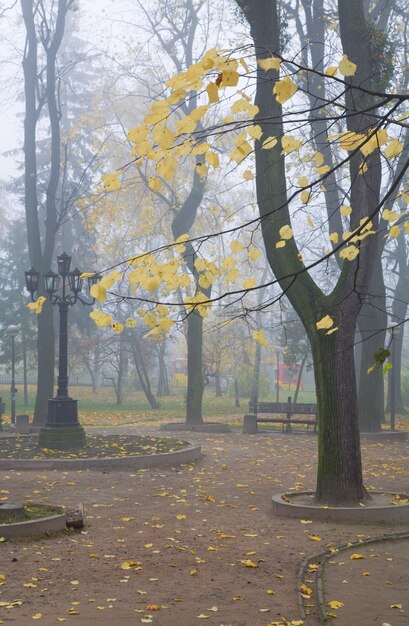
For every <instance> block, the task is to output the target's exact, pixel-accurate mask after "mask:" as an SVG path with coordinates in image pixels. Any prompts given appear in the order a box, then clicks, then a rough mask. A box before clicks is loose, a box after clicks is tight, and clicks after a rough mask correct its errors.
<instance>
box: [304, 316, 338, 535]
mask: <svg viewBox="0 0 409 626" xmlns="http://www.w3.org/2000/svg"><path fill="white" fill-rule="evenodd" d="M333 325H334V320H333V319H332V317H331V316H330V315H325V316H324V317H323V318H321V319H320V320H319V321H318V322H316V324H315V326H316V327H317V328H318V330H323V329H327V328H331V326H333ZM310 539H311V537H310Z"/></svg>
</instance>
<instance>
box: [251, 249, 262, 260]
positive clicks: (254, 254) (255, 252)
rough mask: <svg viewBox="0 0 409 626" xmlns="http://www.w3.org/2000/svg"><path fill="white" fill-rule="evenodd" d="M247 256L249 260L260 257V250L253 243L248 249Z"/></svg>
mask: <svg viewBox="0 0 409 626" xmlns="http://www.w3.org/2000/svg"><path fill="white" fill-rule="evenodd" d="M248 257H249V259H250V261H257V259H259V258H260V257H261V250H260V248H257V247H256V246H254V245H251V246H250V247H249V250H248Z"/></svg>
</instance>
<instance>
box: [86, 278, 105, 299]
mask: <svg viewBox="0 0 409 626" xmlns="http://www.w3.org/2000/svg"><path fill="white" fill-rule="evenodd" d="M89 293H90V296H91V297H92V298H95V300H97V301H98V302H99V303H101V302H104V301H105V300H106V298H107V290H106V288H105V287H103V286H102V285H101V284H100V283H97V284H96V285H92V287H91V289H90V291H89Z"/></svg>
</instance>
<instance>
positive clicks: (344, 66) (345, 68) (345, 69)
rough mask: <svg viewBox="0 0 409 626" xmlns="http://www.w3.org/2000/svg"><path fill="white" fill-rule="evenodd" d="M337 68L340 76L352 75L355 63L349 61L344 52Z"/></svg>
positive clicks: (354, 70)
mask: <svg viewBox="0 0 409 626" xmlns="http://www.w3.org/2000/svg"><path fill="white" fill-rule="evenodd" d="M338 69H339V71H340V73H341V74H342V76H354V75H355V72H356V64H355V63H353V62H352V61H350V60H349V59H348V57H347V55H346V54H344V55H343V57H342V59H341V61H340V63H339V65H338Z"/></svg>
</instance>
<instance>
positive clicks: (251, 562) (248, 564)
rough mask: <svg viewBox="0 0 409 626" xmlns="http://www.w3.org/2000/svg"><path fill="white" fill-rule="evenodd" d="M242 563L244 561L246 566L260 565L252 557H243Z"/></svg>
mask: <svg viewBox="0 0 409 626" xmlns="http://www.w3.org/2000/svg"><path fill="white" fill-rule="evenodd" d="M240 563H243V565H245V566H246V567H258V565H257V563H254V561H252V560H251V559H242V560H241V561H240Z"/></svg>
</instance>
